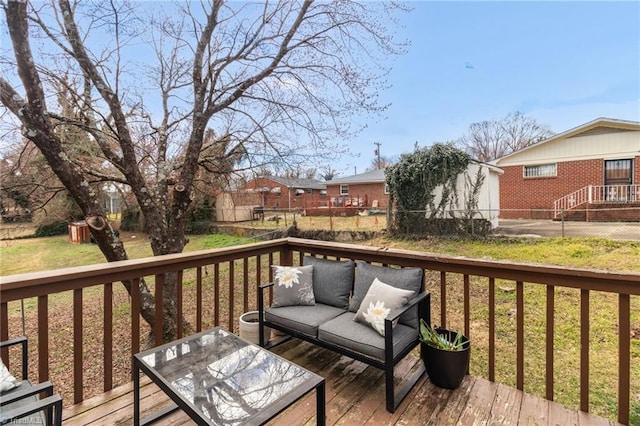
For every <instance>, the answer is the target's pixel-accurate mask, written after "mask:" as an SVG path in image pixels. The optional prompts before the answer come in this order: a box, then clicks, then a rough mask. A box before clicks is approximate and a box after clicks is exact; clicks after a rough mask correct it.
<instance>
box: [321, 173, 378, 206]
mask: <svg viewBox="0 0 640 426" xmlns="http://www.w3.org/2000/svg"><path fill="white" fill-rule="evenodd" d="M384 170H385V169H378V170H373V171H371V172H366V173H360V174H357V175H353V176H348V177H344V178H338V179H333V180H330V181H327V182H325V183H326V185H327V197H328V206H329V207H354V208H362V209H386V208H387V206H388V205H389V192H388V191H387V187H386V183H385V177H384Z"/></svg>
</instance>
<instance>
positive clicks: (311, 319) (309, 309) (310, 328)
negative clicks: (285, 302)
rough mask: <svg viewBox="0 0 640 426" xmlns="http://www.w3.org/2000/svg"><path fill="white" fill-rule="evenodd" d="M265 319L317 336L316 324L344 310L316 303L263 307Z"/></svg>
mask: <svg viewBox="0 0 640 426" xmlns="http://www.w3.org/2000/svg"><path fill="white" fill-rule="evenodd" d="M264 312H265V314H264V316H265V319H266V320H267V321H269V322H272V323H274V324H280V325H282V326H283V327H286V328H288V329H290V330H295V331H298V332H300V333H303V334H306V335H308V336H312V337H317V336H318V326H319V325H320V324H323V323H325V322H327V321H329V320H331V319H332V318H335V317H337V316H338V315H340V314H342V313H344V312H345V309H340V308H336V307H335V306H329V305H323V304H320V303H316V304H315V305H314V306H283V307H280V308H267V309H265V311H264Z"/></svg>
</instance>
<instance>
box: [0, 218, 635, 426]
mask: <svg viewBox="0 0 640 426" xmlns="http://www.w3.org/2000/svg"><path fill="white" fill-rule="evenodd" d="M367 219H370V218H367ZM347 220H348V221H350V222H354V223H355V219H354V218H347ZM316 221H317V220H316V219H310V218H301V219H300V222H301V223H304V222H308V223H307V224H308V225H311V224H316V223H315V222H316ZM363 222H364V221H363ZM363 222H360V225H364V223H363ZM134 236H135V238H132V237H134ZM122 239H123V241H125V247H126V250H127V252H128V253H129V256H130V258H141V257H146V256H150V255H151V249H150V247H149V243H148V240H147V239H146V236H144V235H141V234H127V233H123V234H122ZM189 239H190V242H189V244H187V246H186V248H185V251H196V250H202V249H209V248H216V247H224V246H229V245H234V244H242V243H247V242H253V241H254V240H252V239H247V238H241V237H233V236H228V235H208V236H202V235H199V236H190V237H189ZM365 244H370V245H375V246H380V247H396V248H403V249H410V250H417V251H424V252H432V253H445V254H450V255H456V256H465V257H472V258H486V259H494V260H509V261H515V262H526V263H544V264H554V265H561V266H570V267H580V268H593V269H602V270H610V271H628V272H640V262H639V261H638V259H640V242H637V241H612V240H608V239H601V238H544V239H542V238H540V239H528V238H510V239H495V240H464V239H430V240H422V241H397V240H392V239H388V238H380V239H376V240H373V241H370V242H367V243H365ZM0 262H1V263H0V266H1V267H2V275H9V274H16V273H23V272H32V271H39V270H47V269H55V268H64V267H70V266H80V265H87V264H92V263H102V262H104V258H103V257H102V254H101V253H100V251H99V250H98V248H97V247H96V246H95V245H93V244H80V245H77V244H71V243H69V242H68V238H67V237H66V236H63V237H49V238H39V239H26V240H13V241H1V242H0ZM252 268H254V266H252ZM241 272H242V271H241V270H240V268H236V271H235V273H236V274H237V278H236V283H239V282H241V280H242V278H241V276H239V275H238V274H241ZM221 273H222V274H223V275H224V274H226V273H227V271H226V269H225V270H224V271H221ZM251 274H252V275H251V276H253V272H251ZM265 274H266V272H265ZM263 276H266V275H263ZM447 279H448V307H447V313H448V323H449V324H447V325H448V326H450V327H451V328H452V329H455V330H461V329H462V327H463V318H462V315H461V312H462V297H461V294H462V279H461V277H460V276H456V274H448V275H447ZM223 282H224V280H223ZM192 285H193V277H191V276H189V275H187V276H185V288H188V287H190V286H192ZM427 285H428V287H429V290H430V291H431V292H432V315H433V319H434V324H436V325H439V322H438V321H439V303H440V301H439V273H430V274H428V280H427ZM513 287H515V283H514V282H511V281H502V280H496V294H495V300H496V309H495V311H496V380H497V381H499V382H501V383H505V384H507V385H510V386H515V380H516V377H515V347H514V343H513V342H515V340H516V339H515V336H516V334H515V316H514V315H513V310H514V308H515V304H516V300H515V299H516V293H515V291H512V288H513ZM524 292H525V361H524V362H525V391H526V392H528V393H532V394H536V395H539V396H544V394H545V389H544V386H545V384H544V377H545V359H544V352H545V345H546V342H545V327H546V313H545V309H546V298H545V287H544V286H542V285H537V284H530V283H527V284H525V285H524ZM226 293H227V292H226V291H223V292H222V293H221V297H222V298H223V299H224V298H225V297H228V295H227V294H226ZM60 297H62V295H61V296H60ZM65 297H70V295H67V296H65ZM85 297H87V298H89V297H90V296H89V294H86V296H85ZM121 297H122V302H121V303H122V304H120V305H117V306H118V307H117V309H116V311H118V310H119V309H122V310H123V313H122V316H123V317H125V318H126V317H127V315H128V309H129V305H128V303H127V300H126V295H123V296H121ZM238 297H239V296H238ZM471 298H472V301H471V307H472V312H471V318H470V323H471V333H470V337H471V339H472V342H473V343H472V344H473V347H474V349H473V352H472V357H471V359H472V365H471V372H472V374H474V375H478V376H483V377H486V376H487V367H486V366H487V362H488V352H487V336H488V305H487V300H488V286H487V280H486V279H484V278H480V277H472V279H471ZM55 299H57V298H55ZM55 299H54V300H52V302H53V303H52V306H51V309H52V310H53V309H54V307H55V306H56V305H57V304H58V303H57V302H58V301H57V300H55ZM237 302H238V300H236V303H237ZM221 303H222V306H224V305H225V303H226V302H225V301H224V300H222V301H221ZM252 303H253V302H252ZM617 303H618V301H617V295H612V294H606V293H598V292H591V295H590V310H591V312H590V316H591V322H590V340H591V342H590V347H591V350H590V364H591V369H590V390H591V392H590V411H591V412H593V413H594V414H598V415H602V416H604V417H607V418H609V419H615V418H616V416H617V413H616V409H617V408H616V406H617V402H616V393H617V351H618V341H617V309H618V308H617ZM67 304H68V303H67ZM555 306H556V309H555V327H554V328H555V339H554V344H555V378H554V380H555V389H556V394H555V395H554V399H555V400H556V401H558V402H560V403H562V404H565V405H567V406H569V407H577V406H578V405H579V362H580V359H579V348H580V321H579V318H580V292H579V291H578V290H573V289H567V288H557V289H556V300H555ZM33 308H34V307H32V306H28V307H27V309H28V310H30V309H33ZM236 312H237V311H236ZM211 315H212V313H211V312H210V311H207V312H205V316H206V317H207V318H210V317H211ZM222 316H223V318H224V316H225V313H224V312H222ZM87 321H89V320H87ZM192 321H193V319H192ZM97 326H99V325H97ZM631 326H632V329H633V330H636V331H637V332H638V333H640V297H636V296H633V297H632V298H631ZM125 328H126V327H125ZM67 331H68V330H67ZM631 354H632V360H631V363H632V365H631V386H632V388H631V395H632V397H631V424H640V340H638V339H637V338H633V339H632V341H631ZM123 377H127V373H123ZM58 380H60V379H58Z"/></svg>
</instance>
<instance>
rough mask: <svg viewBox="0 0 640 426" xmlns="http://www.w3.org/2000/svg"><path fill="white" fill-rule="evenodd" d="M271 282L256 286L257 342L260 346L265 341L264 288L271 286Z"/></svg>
mask: <svg viewBox="0 0 640 426" xmlns="http://www.w3.org/2000/svg"><path fill="white" fill-rule="evenodd" d="M273 284H274V283H272V282H271V283H267V284H261V285H259V286H258V324H259V325H258V328H259V330H258V344H259V345H260V346H262V347H264V345H265V344H266V343H267V342H265V340H264V290H265V289H267V288H269V287H273Z"/></svg>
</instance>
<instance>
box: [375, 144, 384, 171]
mask: <svg viewBox="0 0 640 426" xmlns="http://www.w3.org/2000/svg"><path fill="white" fill-rule="evenodd" d="M373 144H374V145H375V146H376V149H375V150H374V151H373V154H374V155H377V156H378V160H377V163H376V168H378V169H379V168H380V145H382V144H381V143H380V142H374V143H373Z"/></svg>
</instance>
